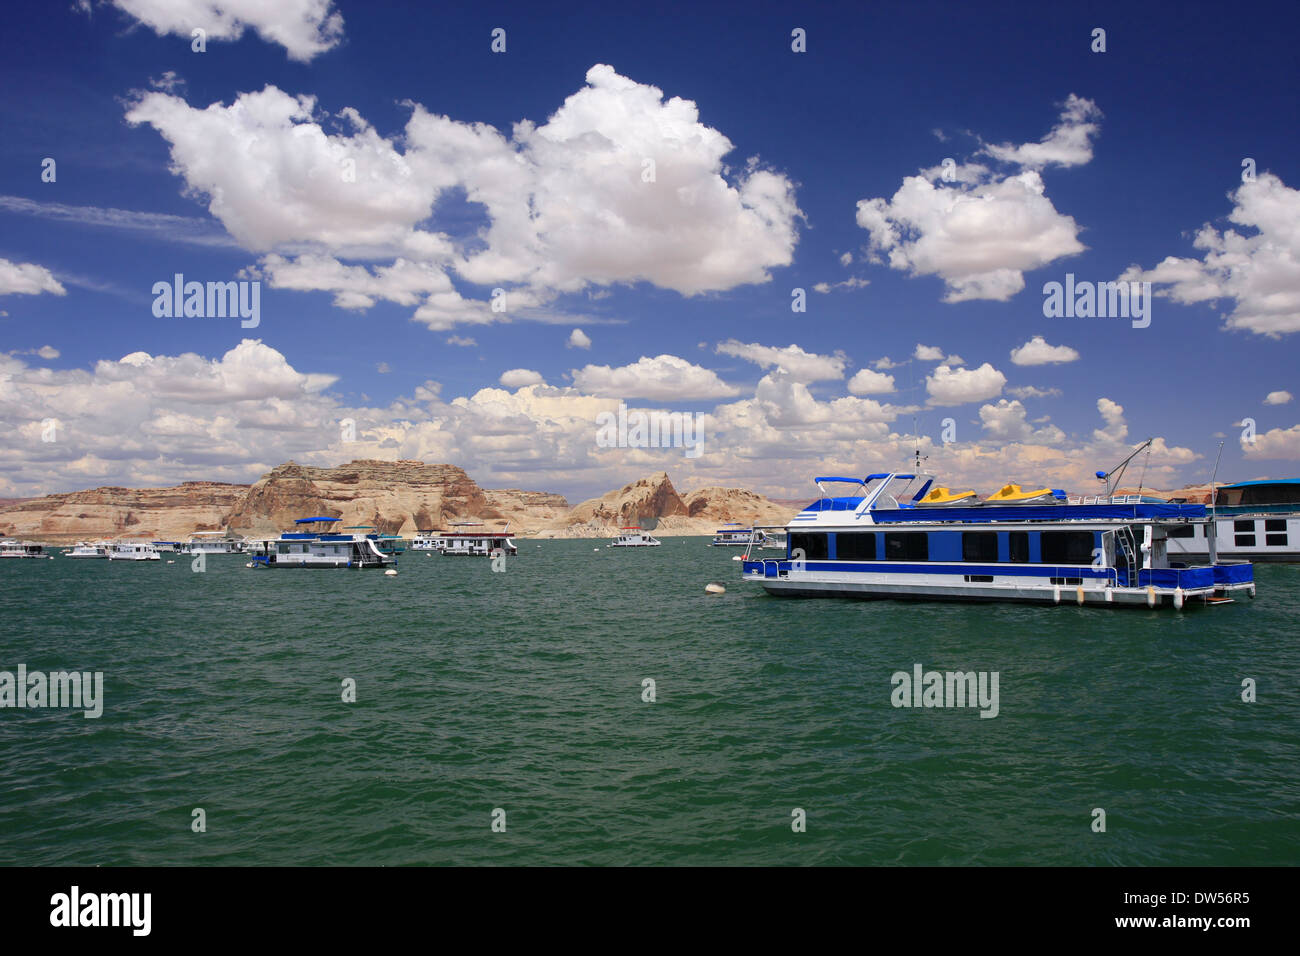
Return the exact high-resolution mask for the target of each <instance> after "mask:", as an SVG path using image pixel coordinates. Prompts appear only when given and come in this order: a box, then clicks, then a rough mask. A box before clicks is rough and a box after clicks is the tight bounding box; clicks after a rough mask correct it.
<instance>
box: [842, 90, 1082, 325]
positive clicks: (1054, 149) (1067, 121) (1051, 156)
mask: <svg viewBox="0 0 1300 956" xmlns="http://www.w3.org/2000/svg"><path fill="white" fill-rule="evenodd" d="M1099 115H1100V114H1099V113H1098V112H1097V109H1096V106H1095V105H1094V104H1093V103H1092V102H1091V101H1089V100H1085V99H1082V98H1079V97H1076V96H1074V95H1071V97H1070V98H1069V100H1067V102H1066V104H1065V106H1064V108H1063V110H1062V113H1061V117H1060V120H1059V122H1058V124H1057V126H1056V127H1055V128H1054V129H1053V130H1052V132H1051V133H1050V134H1049V135H1048V136H1047V137H1046V138H1045V139H1044V140H1043V141H1042V142H1040V143H1032V144H1025V145H1022V146H1010V145H1005V146H990V147H985V148H984V152H986V153H987V154H988V155H990V156H991V157H993V158H994V159H996V160H999V161H1001V162H1003V163H1009V164H1013V165H1015V166H1018V167H1020V170H1019V172H1016V173H1013V174H1010V175H1005V176H1004V175H1002V174H1000V173H997V172H995V171H993V170H990V169H989V168H988V167H986V166H983V165H981V164H978V163H968V164H961V165H956V166H949V167H948V168H947V169H946V170H945V168H944V167H942V166H936V167H933V168H930V169H926V170H923V171H922V172H921V173H920V174H919V175H916V176H908V177H906V178H905V179H904V180H903V184H902V186H900V187H899V189H898V191H897V192H896V193H895V194H894V195H893V196H892V197H891V198H889V199H884V198H874V199H863V200H861V201H859V202H858V207H857V209H858V211H857V221H858V225H859V226H861V227H862V228H863V229H866V230H867V232H868V233H869V234H870V237H871V238H870V243H869V252H870V254H871V256H872V257H873V258H874V260H875V261H877V262H880V261H886V260H887V262H888V265H889V267H890V268H892V269H897V270H899V271H904V272H908V273H910V274H911V275H913V276H921V275H935V276H938V277H940V278H941V279H943V280H944V283H945V285H946V286H947V291H946V293H945V295H944V301H946V302H963V301H966V300H969V299H993V300H996V301H1002V302H1005V301H1006V300H1007V299H1009V298H1011V297H1012V296H1013V295H1015V294H1016V293H1017V292H1019V291H1020V290H1021V289H1023V288H1024V285H1025V279H1024V273H1025V272H1026V271H1029V270H1032V269H1037V268H1039V267H1041V266H1044V265H1047V264H1048V263H1050V262H1053V261H1055V260H1057V259H1060V258H1062V257H1064V256H1070V255H1074V254H1076V253H1079V252H1082V251H1083V249H1084V246H1083V244H1082V243H1081V242H1080V241H1079V239H1078V233H1079V226H1078V224H1077V223H1076V222H1075V221H1074V219H1073V218H1071V217H1070V216H1066V215H1063V214H1061V213H1059V212H1058V211H1057V210H1056V208H1055V206H1053V205H1052V202H1051V200H1049V199H1048V198H1047V195H1046V187H1045V186H1044V183H1043V179H1042V176H1041V175H1040V173H1039V169H1040V168H1042V167H1043V166H1047V165H1059V166H1070V165H1076V164H1078V163H1085V162H1087V161H1088V160H1089V159H1091V157H1092V152H1091V146H1090V138H1091V137H1092V136H1093V135H1095V133H1096V131H1097V126H1096V123H1095V120H1096V118H1097V116H1099Z"/></svg>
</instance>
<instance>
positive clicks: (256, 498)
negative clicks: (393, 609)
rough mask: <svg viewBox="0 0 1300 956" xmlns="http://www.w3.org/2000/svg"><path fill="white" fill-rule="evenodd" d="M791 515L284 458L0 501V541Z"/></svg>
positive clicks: (706, 492)
mask: <svg viewBox="0 0 1300 956" xmlns="http://www.w3.org/2000/svg"><path fill="white" fill-rule="evenodd" d="M797 510H798V509H797V508H792V507H788V506H785V505H782V504H778V503H774V502H772V501H770V500H768V499H767V498H764V497H762V496H761V495H756V494H754V493H753V492H751V491H745V490H743V489H740V488H716V487H713V488H701V489H699V490H697V491H693V492H691V493H690V494H687V495H686V496H684V497H683V496H681V495H679V494H678V493H677V490H676V489H675V488H674V487H673V483H672V481H671V480H670V479H669V478H668V475H667V474H665V473H664V472H662V471H661V472H657V473H656V474H653V475H650V476H648V477H646V478H642V479H640V480H638V481H634V482H632V483H631V484H628V485H625V486H624V487H622V488H620V489H618V490H616V491H611V492H609V493H608V494H605V495H602V496H601V497H599V498H593V499H591V500H590V501H584V502H583V503H582V504H580V505H578V506H577V507H576V508H570V507H569V503H568V502H567V501H566V500H565V499H564V498H563V497H562V496H560V495H555V494H549V493H547V492H541V491H523V490H520V489H515V488H504V489H498V490H487V489H483V488H480V487H479V486H478V484H477V483H476V482H475V481H474V479H472V478H470V477H469V476H468V475H467V474H466V473H465V472H464V470H462V469H460V468H458V467H456V466H455V465H430V464H425V463H424V462H420V461H374V460H362V461H352V462H348V463H347V464H346V465H340V466H338V467H337V468H316V467H311V466H306V465H299V464H297V463H295V462H287V463H286V464H283V465H280V466H278V467H276V468H273V469H272V470H271V471H269V472H267V473H266V474H265V475H263V476H262V477H261V478H259V479H258V480H257V482H255V483H254V484H253V485H251V486H249V485H231V484H223V483H219V482H211V481H190V482H185V483H184V484H181V485H177V486H176V487H174V488H145V489H131V488H95V489H93V490H90V491H78V492H72V493H69V494H62V495H48V496H46V497H44V498H27V499H20V500H15V501H11V502H8V503H4V502H0V534H2V535H12V536H13V537H17V538H27V539H31V540H37V541H48V542H51V543H58V544H62V543H70V542H73V541H77V540H81V539H98V538H110V537H115V536H118V535H126V536H130V537H139V538H149V539H162V540H183V539H184V538H186V537H187V536H188V535H190V534H191V533H193V532H195V531H222V530H226V529H229V530H230V531H231V532H232V533H234V534H241V535H248V536H250V537H256V536H263V535H265V536H270V535H275V534H278V533H279V532H281V531H283V530H284V529H286V528H290V527H292V526H293V522H294V520H295V519H296V518H306V517H311V516H314V515H325V516H328V517H331V518H339V519H341V524H343V525H371V526H373V527H375V528H377V529H378V530H380V531H382V532H384V533H388V534H403V535H411V534H414V533H415V532H416V531H419V530H424V529H437V528H446V527H447V526H448V525H450V524H452V523H453V522H456V521H476V522H482V523H483V524H484V525H485V526H486V527H488V528H490V529H496V530H499V529H502V528H507V527H508V528H509V529H510V530H511V531H513V532H517V533H519V534H520V535H524V536H531V535H537V536H541V537H551V538H571V537H579V538H581V537H609V536H612V535H614V534H616V533H617V532H618V529H619V528H622V527H627V526H633V525H640V526H642V527H645V528H647V529H652V530H653V531H654V532H655V533H656V534H664V535H703V534H712V533H713V532H714V530H715V529H716V528H717V526H718V525H719V524H721V523H723V522H728V521H737V522H741V523H743V524H768V525H778V524H784V523H785V522H786V521H788V520H789V519H790V518H791V517H792V516H793V515H794V513H795V512H796V511H797Z"/></svg>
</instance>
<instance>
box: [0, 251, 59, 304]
mask: <svg viewBox="0 0 1300 956" xmlns="http://www.w3.org/2000/svg"><path fill="white" fill-rule="evenodd" d="M67 291H68V290H67V289H65V288H63V286H62V284H61V283H60V282H59V280H58V279H56V278H54V275H53V273H51V272H50V270H49V269H47V268H45V267H44V266H38V265H37V264H36V263H34V262H10V261H9V260H8V259H0V295H40V294H41V293H42V292H52V293H54V294H55V295H66V294H67Z"/></svg>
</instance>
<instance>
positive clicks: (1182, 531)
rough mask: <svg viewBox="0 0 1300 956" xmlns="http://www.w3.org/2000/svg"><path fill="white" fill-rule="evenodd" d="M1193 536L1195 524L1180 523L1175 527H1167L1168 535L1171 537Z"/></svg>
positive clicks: (1194, 534)
mask: <svg viewBox="0 0 1300 956" xmlns="http://www.w3.org/2000/svg"><path fill="white" fill-rule="evenodd" d="M1195 536H1196V525H1194V524H1180V525H1178V527H1176V528H1170V529H1169V537H1171V538H1192V537H1195Z"/></svg>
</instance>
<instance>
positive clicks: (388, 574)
mask: <svg viewBox="0 0 1300 956" xmlns="http://www.w3.org/2000/svg"><path fill="white" fill-rule="evenodd" d="M384 577H386V578H395V577H397V572H396V571H394V570H393V569H392V568H389V569H388V570H387V571H385V572H384Z"/></svg>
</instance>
